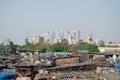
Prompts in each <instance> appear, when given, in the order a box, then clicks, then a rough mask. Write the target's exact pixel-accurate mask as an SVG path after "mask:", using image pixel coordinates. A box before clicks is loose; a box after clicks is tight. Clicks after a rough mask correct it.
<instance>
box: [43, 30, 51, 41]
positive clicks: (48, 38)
mask: <svg viewBox="0 0 120 80" xmlns="http://www.w3.org/2000/svg"><path fill="white" fill-rule="evenodd" d="M49 41H50V32H45V34H44V42H45V43H46V42H49Z"/></svg>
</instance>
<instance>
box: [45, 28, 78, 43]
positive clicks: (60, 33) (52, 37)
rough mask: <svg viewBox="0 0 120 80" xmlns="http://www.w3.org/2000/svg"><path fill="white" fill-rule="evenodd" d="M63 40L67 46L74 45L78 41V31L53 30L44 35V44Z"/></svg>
mask: <svg viewBox="0 0 120 80" xmlns="http://www.w3.org/2000/svg"><path fill="white" fill-rule="evenodd" d="M63 39H66V40H68V42H69V44H74V43H76V42H78V41H79V40H80V30H56V31H55V30H53V31H49V32H45V33H44V42H48V41H49V42H50V43H57V42H61V41H62V40H63Z"/></svg>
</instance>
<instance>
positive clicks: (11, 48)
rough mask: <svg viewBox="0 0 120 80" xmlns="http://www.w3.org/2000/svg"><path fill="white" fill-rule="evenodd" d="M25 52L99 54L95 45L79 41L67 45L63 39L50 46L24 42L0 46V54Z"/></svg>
mask: <svg viewBox="0 0 120 80" xmlns="http://www.w3.org/2000/svg"><path fill="white" fill-rule="evenodd" d="M20 50H25V51H41V52H44V53H45V52H67V51H74V52H76V51H77V50H88V51H89V52H99V50H98V46H97V45H96V44H90V43H86V42H82V41H79V42H78V43H76V44H72V45H69V44H68V41H67V40H66V39H63V40H62V41H61V42H59V43H55V44H50V43H37V44H33V43H30V42H26V43H25V44H24V45H22V46H20V45H15V44H14V43H13V42H12V41H11V42H10V43H9V45H6V46H3V45H2V44H1V45H0V52H1V53H6V52H10V53H15V52H16V51H20Z"/></svg>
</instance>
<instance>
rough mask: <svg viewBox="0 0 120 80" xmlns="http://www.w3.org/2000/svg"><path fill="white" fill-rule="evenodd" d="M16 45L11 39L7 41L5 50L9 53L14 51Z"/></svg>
mask: <svg viewBox="0 0 120 80" xmlns="http://www.w3.org/2000/svg"><path fill="white" fill-rule="evenodd" d="M16 48H17V45H15V44H14V43H13V42H12V41H10V42H9V45H8V46H7V51H8V52H10V53H15V52H16Z"/></svg>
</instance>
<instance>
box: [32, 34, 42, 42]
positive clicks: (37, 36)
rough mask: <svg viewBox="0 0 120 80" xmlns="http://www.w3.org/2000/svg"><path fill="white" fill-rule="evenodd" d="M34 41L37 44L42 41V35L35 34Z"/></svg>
mask: <svg viewBox="0 0 120 80" xmlns="http://www.w3.org/2000/svg"><path fill="white" fill-rule="evenodd" d="M32 43H33V44H37V43H40V36H39V35H35V36H34V37H33V39H32Z"/></svg>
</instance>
